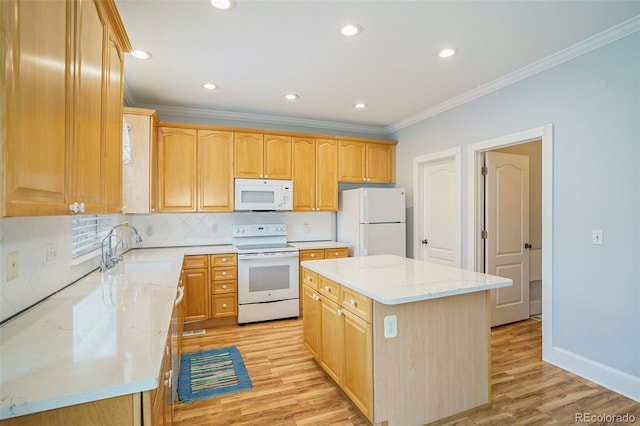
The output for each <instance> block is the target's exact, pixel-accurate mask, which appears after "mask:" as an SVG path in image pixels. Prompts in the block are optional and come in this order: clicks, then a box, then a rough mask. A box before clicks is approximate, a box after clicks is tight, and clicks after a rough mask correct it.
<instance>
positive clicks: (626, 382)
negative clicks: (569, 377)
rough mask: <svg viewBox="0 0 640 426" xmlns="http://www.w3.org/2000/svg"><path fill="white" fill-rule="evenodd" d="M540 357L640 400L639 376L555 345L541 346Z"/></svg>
mask: <svg viewBox="0 0 640 426" xmlns="http://www.w3.org/2000/svg"><path fill="white" fill-rule="evenodd" d="M542 359H543V361H546V362H549V363H551V364H553V365H555V366H557V367H560V368H562V369H563V370H567V371H569V372H571V373H574V374H577V375H578V376H580V377H583V378H585V379H587V380H590V381H592V382H594V383H597V384H599V385H601V386H604V387H605V388H607V389H610V390H612V391H614V392H616V393H619V394H621V395H624V396H626V397H627V398H631V399H633V400H634V401H637V402H640V377H635V376H632V375H631V374H628V373H625V372H623V371H620V370H617V369H615V368H612V367H609V366H607V365H604V364H602V363H599V362H597V361H593V360H591V359H588V358H585V357H583V356H580V355H578V354H575V353H573V352H571V351H568V350H566V349H562V348H559V347H557V346H556V347H552V348H550V349H545V348H544V347H543V353H542Z"/></svg>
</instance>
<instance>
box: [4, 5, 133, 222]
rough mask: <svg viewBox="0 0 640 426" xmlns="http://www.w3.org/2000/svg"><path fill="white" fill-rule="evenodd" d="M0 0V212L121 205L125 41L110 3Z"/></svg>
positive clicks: (92, 209)
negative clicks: (0, 59)
mask: <svg viewBox="0 0 640 426" xmlns="http://www.w3.org/2000/svg"><path fill="white" fill-rule="evenodd" d="M2 8H3V9H2V11H3V13H2V20H3V22H2V25H3V27H5V28H6V29H5V31H4V33H3V36H4V40H3V41H2V42H3V43H4V46H3V49H4V50H5V52H6V57H7V58H9V59H8V64H7V66H6V67H5V68H4V69H5V70H6V72H5V73H3V76H4V81H3V84H4V85H5V87H6V88H7V90H6V95H4V96H3V97H2V98H0V102H2V106H3V110H4V111H6V116H5V114H2V117H0V124H2V126H1V127H2V128H3V131H4V132H5V135H4V137H5V139H6V144H5V145H4V146H3V155H2V156H0V159H1V161H2V166H3V167H2V172H0V177H1V179H2V182H1V186H2V193H3V195H4V197H2V200H3V201H2V202H1V203H0V204H1V206H0V208H1V209H2V215H3V216H33V215H56V214H68V213H69V210H70V208H71V206H72V205H73V204H74V203H77V205H78V210H77V211H72V213H101V212H118V211H120V210H119V209H120V207H121V194H120V189H119V188H120V179H121V177H120V167H121V151H120V149H121V148H120V144H121V141H122V131H121V130H120V131H119V132H117V131H116V124H115V123H116V120H117V122H118V123H119V126H120V129H121V126H122V124H121V122H122V116H121V108H122V81H123V80H122V62H123V56H122V52H123V51H128V50H130V49H131V46H130V44H129V40H128V38H127V36H126V33H125V32H124V27H123V26H122V22H121V21H120V17H119V15H118V13H117V9H116V6H115V4H114V3H113V1H111V0H105V1H94V0H76V1H67V2H44V1H43V2H33V1H6V2H3V5H2ZM3 67H4V65H3ZM116 115H119V117H116ZM34 123H37V124H36V125H34ZM116 160H117V161H116Z"/></svg>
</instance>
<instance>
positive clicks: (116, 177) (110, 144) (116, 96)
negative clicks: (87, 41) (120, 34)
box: [103, 25, 124, 213]
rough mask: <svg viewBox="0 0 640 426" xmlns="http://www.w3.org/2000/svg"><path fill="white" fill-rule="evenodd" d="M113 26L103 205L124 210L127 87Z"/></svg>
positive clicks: (112, 210) (115, 210)
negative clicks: (125, 88) (123, 114)
mask: <svg viewBox="0 0 640 426" xmlns="http://www.w3.org/2000/svg"><path fill="white" fill-rule="evenodd" d="M111 27H112V26H111V25H109V26H108V30H109V37H108V43H107V70H106V82H107V86H106V97H105V157H104V162H105V164H104V171H105V177H104V179H103V182H104V197H103V198H104V209H103V211H106V212H108V213H120V212H122V98H123V91H124V57H123V52H122V49H121V48H120V46H119V44H118V40H117V38H116V35H115V34H114V32H113V30H112V28H111Z"/></svg>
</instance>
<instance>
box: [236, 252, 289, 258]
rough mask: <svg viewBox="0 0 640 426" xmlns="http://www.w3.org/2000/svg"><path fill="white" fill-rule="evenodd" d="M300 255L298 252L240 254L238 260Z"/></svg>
mask: <svg viewBox="0 0 640 426" xmlns="http://www.w3.org/2000/svg"><path fill="white" fill-rule="evenodd" d="M293 257H299V255H298V252H295V251H293V252H286V253H251V254H239V255H238V260H262V259H285V258H293Z"/></svg>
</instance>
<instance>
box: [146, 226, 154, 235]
mask: <svg viewBox="0 0 640 426" xmlns="http://www.w3.org/2000/svg"><path fill="white" fill-rule="evenodd" d="M146 232H147V235H148V236H152V235H153V226H152V225H147V231H146Z"/></svg>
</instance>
